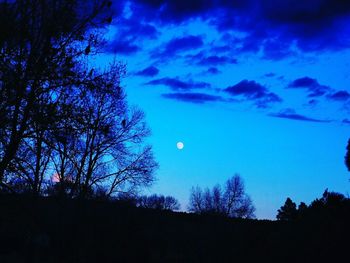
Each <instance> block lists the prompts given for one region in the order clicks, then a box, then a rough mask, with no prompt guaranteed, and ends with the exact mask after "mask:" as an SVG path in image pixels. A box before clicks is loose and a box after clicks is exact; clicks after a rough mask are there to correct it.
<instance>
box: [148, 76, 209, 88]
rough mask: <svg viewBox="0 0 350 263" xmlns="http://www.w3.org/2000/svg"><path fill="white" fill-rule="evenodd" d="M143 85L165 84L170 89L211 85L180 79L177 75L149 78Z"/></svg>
mask: <svg viewBox="0 0 350 263" xmlns="http://www.w3.org/2000/svg"><path fill="white" fill-rule="evenodd" d="M145 85H163V86H167V87H169V88H170V89H172V90H191V89H205V88H207V89H208V88H210V87H211V85H210V84H209V83H206V82H195V81H192V80H189V81H182V80H180V79H179V78H178V77H177V78H168V77H166V78H160V79H155V80H151V81H149V82H147V83H145Z"/></svg>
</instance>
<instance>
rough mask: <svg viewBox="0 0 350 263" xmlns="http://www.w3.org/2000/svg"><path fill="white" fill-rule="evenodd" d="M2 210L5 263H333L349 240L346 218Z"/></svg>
mask: <svg viewBox="0 0 350 263" xmlns="http://www.w3.org/2000/svg"><path fill="white" fill-rule="evenodd" d="M0 207H1V212H0V262H1V263H3V262H4V263H6V262H236V261H240V262H247V261H270V262H271V261H279V262H321V261H323V260H325V259H329V260H331V261H334V260H335V259H336V258H340V257H342V256H343V255H346V252H347V242H346V240H347V239H348V237H349V234H350V231H349V226H348V222H349V217H346V216H344V217H343V218H340V219H339V218H338V216H339V215H337V217H336V218H335V217H333V218H332V217H331V216H328V217H327V216H324V217H323V218H319V220H317V221H314V220H307V219H305V220H302V221H301V220H300V221H296V222H277V221H263V220H234V219H227V218H221V217H213V216H200V215H194V214H186V213H173V212H167V211H157V210H151V209H141V208H135V207H130V206H127V205H123V204H122V203H116V202H106V201H79V200H57V199H53V198H41V199H32V198H29V197H23V196H16V197H13V196H1V198H0ZM346 214H347V213H344V215H346Z"/></svg>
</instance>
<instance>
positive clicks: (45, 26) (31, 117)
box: [0, 0, 109, 192]
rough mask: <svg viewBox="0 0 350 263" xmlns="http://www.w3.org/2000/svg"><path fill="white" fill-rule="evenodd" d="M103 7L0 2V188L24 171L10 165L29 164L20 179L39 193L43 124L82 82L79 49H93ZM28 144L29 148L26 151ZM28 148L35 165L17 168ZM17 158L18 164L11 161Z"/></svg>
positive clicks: (64, 1) (61, 0)
mask: <svg viewBox="0 0 350 263" xmlns="http://www.w3.org/2000/svg"><path fill="white" fill-rule="evenodd" d="M108 8H109V7H108V1H104V0H100V1H87V2H86V1H79V0H73V1H72V0H58V1H53V0H44V1H36V0H28V1H23V0H20V1H1V3H0V14H1V15H0V24H1V29H0V123H1V130H0V184H1V185H2V187H7V188H9V184H8V182H9V181H11V179H12V175H13V174H14V173H13V172H15V174H16V175H18V173H22V172H23V171H18V170H17V171H14V169H15V170H16V169H20V170H23V169H27V168H29V169H30V170H33V169H32V168H34V170H35V171H34V173H33V172H32V171H30V172H29V171H27V173H28V174H23V177H24V178H22V179H24V180H26V181H27V183H28V184H29V185H30V186H31V188H34V191H36V192H38V191H40V189H38V188H40V185H41V182H40V181H42V179H41V175H42V171H43V170H45V168H43V166H45V163H46V160H45V158H44V160H43V159H42V158H41V157H42V156H44V155H46V153H45V154H44V153H43V152H42V153H40V151H42V150H43V148H45V147H46V146H45V142H44V140H43V138H44V136H45V133H46V132H43V130H44V131H48V130H49V128H48V123H49V120H50V118H54V117H55V114H53V113H54V112H55V107H56V106H57V104H58V101H59V100H60V99H61V97H60V96H61V93H62V92H63V93H64V92H66V91H67V90H68V89H70V88H71V87H73V86H75V87H79V86H80V85H81V84H82V83H84V81H85V79H86V76H87V75H88V72H87V70H86V67H85V66H84V63H85V62H83V61H84V60H83V59H84V58H85V56H86V55H85V53H84V50H85V49H86V47H87V46H90V47H91V48H90V49H91V50H96V48H98V43H99V38H100V37H99V35H100V33H99V31H97V30H94V29H96V28H100V27H102V26H104V25H105V24H106V23H107V22H106V21H105V15H106V13H105V11H107V9H108ZM46 117H49V119H47V118H46ZM38 129H40V130H39V131H38ZM27 147H29V148H32V149H29V150H27V149H26V148H27ZM21 148H24V149H21ZM20 149H21V150H20ZM19 151H22V154H19ZM29 152H33V153H35V154H34V155H36V156H35V157H33V158H34V159H35V162H36V164H33V163H32V164H30V165H28V166H29V167H21V166H23V165H25V162H24V161H23V154H24V156H26V155H27V154H29ZM39 153H40V154H39ZM39 155H40V156H39ZM16 159H17V160H16ZM39 159H41V160H40V161H39ZM17 161H19V163H16V164H14V162H17ZM25 166H27V165H25ZM39 166H41V167H39ZM22 168H23V169H22ZM29 173H30V174H29ZM29 178H30V179H29Z"/></svg>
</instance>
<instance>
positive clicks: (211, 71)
mask: <svg viewBox="0 0 350 263" xmlns="http://www.w3.org/2000/svg"><path fill="white" fill-rule="evenodd" d="M207 73H209V74H211V75H217V74H220V73H221V71H220V70H219V69H218V68H215V67H210V68H208V70H207Z"/></svg>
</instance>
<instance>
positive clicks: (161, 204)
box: [136, 194, 180, 211]
mask: <svg viewBox="0 0 350 263" xmlns="http://www.w3.org/2000/svg"><path fill="white" fill-rule="evenodd" d="M136 200H137V201H136V202H137V203H136V206H138V207H143V208H152V209H158V210H170V211H177V210H179V209H180V203H179V201H178V200H176V199H175V198H174V197H172V196H164V195H157V194H153V195H150V196H146V195H144V196H140V197H137V198H136Z"/></svg>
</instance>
